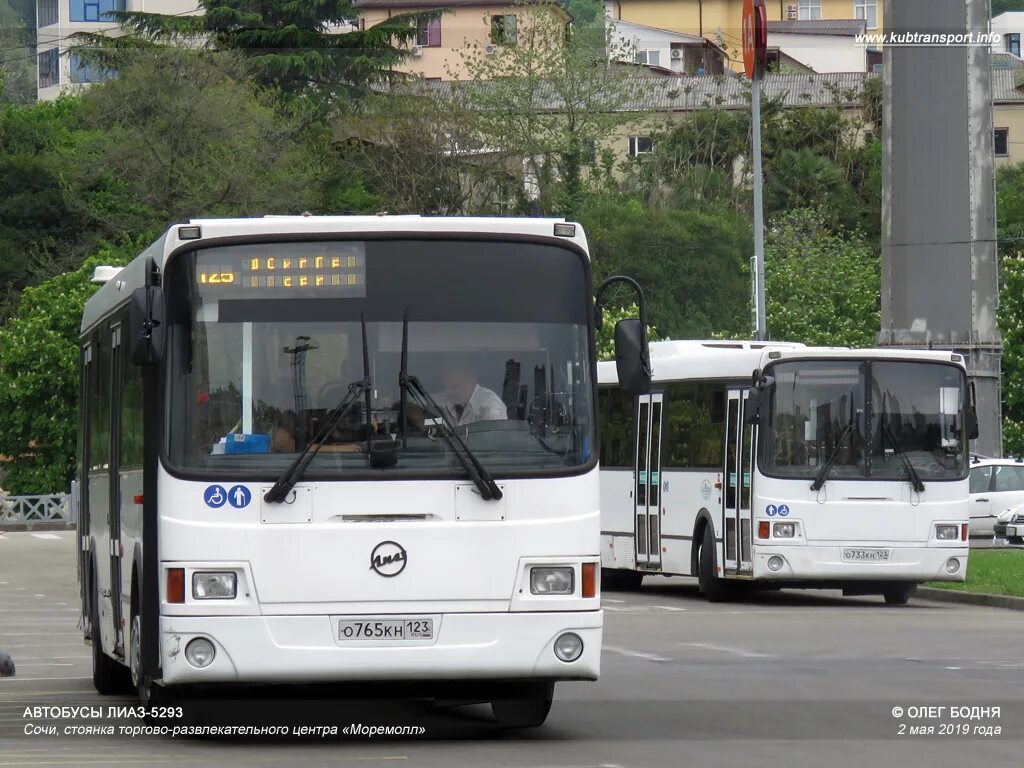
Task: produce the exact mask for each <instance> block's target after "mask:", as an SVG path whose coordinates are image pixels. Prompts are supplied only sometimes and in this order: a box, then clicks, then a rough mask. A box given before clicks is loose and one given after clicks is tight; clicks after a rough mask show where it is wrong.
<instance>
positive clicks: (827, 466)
mask: <svg viewBox="0 0 1024 768" xmlns="http://www.w3.org/2000/svg"><path fill="white" fill-rule="evenodd" d="M853 424H854V410H853V393H852V392H851V393H850V420H849V421H848V422H847V423H846V426H845V427H843V431H842V432H840V433H839V439H838V440H836V444H835V447H834V448H833V449H832V453H830V454H829V456H828V458H827V459H825V463H824V464H822V465H821V468H820V469H819V470H818V474H817V475H816V476H815V478H814V482H813V483H811V490H812V491H820V490H821V489H822V487H823V486H824V485H825V480H826V479H827V478H828V473H829V472H831V471H832V467H833V465H835V463H836V459H838V458H839V451H841V450H842V448H843V443H845V442H846V439H847V438H848V437H849V436H850V435H851V434H853V430H854V426H853Z"/></svg>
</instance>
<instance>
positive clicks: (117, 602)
mask: <svg viewBox="0 0 1024 768" xmlns="http://www.w3.org/2000/svg"><path fill="white" fill-rule="evenodd" d="M124 364H125V360H124V347H123V345H122V344H121V324H120V323H115V324H113V325H112V326H111V327H110V412H109V418H110V422H109V423H110V453H109V456H110V470H109V475H108V476H109V483H110V486H109V487H110V499H109V501H110V503H109V505H108V507H107V522H108V527H107V530H108V531H109V535H110V552H109V553H108V554H109V561H108V562H109V563H110V616H111V620H112V622H113V626H114V652H115V653H124V630H123V626H122V623H121V621H122V615H121V613H122V611H121V559H122V552H121V487H120V485H121V483H120V458H121V450H120V446H121V427H122V425H121V418H120V414H121V381H122V378H123V374H122V371H121V367H122V366H123V365H124ZM129 364H130V363H129Z"/></svg>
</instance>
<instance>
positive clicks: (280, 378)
mask: <svg viewBox="0 0 1024 768" xmlns="http://www.w3.org/2000/svg"><path fill="white" fill-rule="evenodd" d="M165 284H166V295H167V297H168V299H167V301H168V318H169V324H170V328H169V347H170V351H169V355H168V363H167V365H168V372H167V376H168V378H167V381H168V386H167V413H166V423H167V425H168V428H167V429H166V430H165V434H166V439H165V450H166V455H167V459H168V461H169V463H170V464H171V466H172V467H174V468H176V469H177V470H178V471H182V472H186V473H189V472H196V473H198V474H211V475H212V474H218V475H224V474H225V473H228V474H230V473H234V474H235V475H241V476H246V477H248V476H252V477H255V478H260V479H276V477H277V476H278V475H279V474H280V473H281V472H282V471H283V470H284V468H286V467H287V466H288V465H289V464H290V463H291V462H293V461H294V460H295V457H296V456H297V455H298V454H299V453H300V452H301V451H302V450H303V449H304V448H306V446H307V445H309V444H310V443H311V442H312V441H313V440H314V439H315V438H316V436H317V435H318V434H319V433H320V432H321V430H323V429H324V428H325V426H326V425H327V423H328V422H329V421H330V419H329V416H330V414H331V412H332V410H333V409H335V408H336V406H338V404H339V403H340V402H342V400H343V399H344V398H345V395H346V393H347V392H348V391H349V387H350V385H352V384H354V383H356V382H359V381H361V380H362V379H363V378H364V375H365V373H368V378H369V380H370V388H369V392H368V401H367V397H366V396H362V395H361V396H360V397H359V398H357V401H356V403H355V404H354V406H353V407H352V408H351V410H350V411H349V412H348V414H347V415H346V417H345V418H344V419H343V420H342V421H341V422H340V423H339V424H337V425H336V426H335V427H334V428H333V429H331V430H330V434H329V435H328V436H327V439H326V442H325V443H324V444H323V446H322V447H321V448H320V450H319V451H318V452H317V453H316V456H315V458H314V459H313V461H312V463H311V464H310V465H309V467H308V469H307V471H306V472H305V473H304V477H306V478H312V479H315V478H332V479H344V478H345V477H353V478H355V477H360V476H361V477H366V473H368V472H372V473H374V474H375V475H377V474H380V473H381V472H385V473H399V474H401V473H405V474H420V475H423V474H427V475H437V474H440V473H444V474H456V475H457V474H460V473H462V472H463V470H462V464H461V463H460V461H459V458H458V456H456V455H455V454H454V453H453V452H452V447H451V444H450V443H449V441H447V440H446V439H444V437H445V436H444V435H443V434H442V432H441V429H442V425H441V418H442V415H441V414H436V413H432V412H424V410H423V409H422V408H421V407H420V406H419V405H417V403H416V399H415V398H413V397H407V398H405V402H404V406H403V398H402V393H401V387H400V385H399V380H400V375H399V374H400V370H401V364H402V351H403V320H404V319H405V318H406V317H407V318H408V336H407V339H408V340H407V343H406V344H405V346H406V350H407V369H408V373H409V374H411V375H413V376H415V377H417V378H418V379H419V381H420V382H421V383H422V385H423V387H424V389H425V390H426V391H427V392H428V393H429V394H430V395H431V397H432V399H433V400H434V401H436V403H437V404H438V406H439V407H441V408H442V409H443V410H444V413H443V417H444V418H447V419H448V420H449V422H450V424H452V425H454V426H455V428H456V429H457V430H458V432H459V435H460V436H461V437H462V439H463V440H464V441H465V443H466V444H467V446H468V447H469V448H470V450H472V451H473V453H474V454H475V455H476V456H477V457H478V458H479V460H480V461H481V462H482V463H483V464H484V465H485V466H486V468H487V469H488V470H490V472H491V473H505V474H515V473H530V472H536V471H538V470H540V471H545V472H557V471H559V470H562V471H566V470H571V469H572V468H574V467H579V466H582V465H584V464H587V463H589V462H590V461H591V459H592V446H593V445H594V417H593V409H594V403H593V392H592V365H593V363H592V358H591V354H590V351H589V350H590V330H589V313H588V294H589V290H588V288H589V281H588V275H587V270H586V264H585V261H584V257H583V256H581V255H579V254H577V253H575V252H573V251H570V250H568V249H565V248H560V247H557V246H552V245H542V244H536V243H521V242H492V241H487V242H483V241H467V240H430V241H415V240H385V239H381V240H367V241H351V240H348V241H330V242H285V243H281V242H278V243H260V244H247V245H230V246H224V247H216V248H206V249H203V250H200V251H196V252H191V253H187V254H183V255H181V256H178V257H177V258H175V259H173V260H172V261H171V262H170V264H169V265H168V267H167V274H166V283H165ZM364 334H365V345H364ZM364 358H365V364H366V366H367V370H366V371H365V373H364ZM368 440H372V441H383V440H395V441H397V443H398V448H397V463H395V464H392V465H390V466H386V467H377V468H371V466H370V462H369V461H368V457H367V441H368ZM593 458H594V459H596V457H593Z"/></svg>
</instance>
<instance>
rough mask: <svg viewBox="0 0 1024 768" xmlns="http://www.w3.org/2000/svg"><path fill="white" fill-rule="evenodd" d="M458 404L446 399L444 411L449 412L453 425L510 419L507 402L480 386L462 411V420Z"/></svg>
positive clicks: (477, 386)
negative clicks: (457, 407) (457, 408)
mask: <svg viewBox="0 0 1024 768" xmlns="http://www.w3.org/2000/svg"><path fill="white" fill-rule="evenodd" d="M455 406H456V403H453V402H452V401H451V400H448V399H445V402H444V409H445V410H446V411H447V412H448V416H449V418H450V419H451V420H452V423H453V424H456V425H462V424H472V423H473V422H476V421H504V420H505V419H507V418H508V409H507V408H506V407H505V401H504V400H502V399H501V398H500V397H498V395H497V393H496V392H494V391H492V390H490V389H488V388H487V387H481V386H480V385H479V384H477V385H476V388H475V389H474V390H473V394H472V395H470V398H469V402H468V403H466V407H465V408H463V409H462V416H461V418H460V417H459V415H458V412H457V411H456V410H455Z"/></svg>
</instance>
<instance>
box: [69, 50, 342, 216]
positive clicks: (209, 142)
mask: <svg viewBox="0 0 1024 768" xmlns="http://www.w3.org/2000/svg"><path fill="white" fill-rule="evenodd" d="M246 74H247V69H246V65H245V63H244V62H243V61H241V60H240V59H239V57H238V56H237V55H234V54H218V55H216V56H213V55H211V56H196V55H194V54H193V53H192V52H189V51H183V50H160V51H150V52H147V53H146V54H145V55H144V56H142V57H140V58H139V59H137V60H136V61H135V63H134V64H133V65H132V66H130V67H129V68H128V69H127V70H125V71H123V72H121V74H120V76H119V77H118V78H116V79H115V80H112V81H110V82H108V83H105V84H104V86H103V87H101V88H91V89H90V90H89V91H87V92H86V94H85V95H84V96H83V107H84V109H83V125H84V127H85V128H87V129H88V130H89V132H90V141H89V142H87V144H86V146H85V147H84V148H83V152H82V158H83V159H82V168H81V171H80V172H81V175H82V179H83V182H84V183H83V192H84V194H85V199H86V201H87V202H88V204H89V205H90V207H91V209H92V210H93V211H94V213H95V215H96V216H97V217H98V218H99V219H100V220H101V221H102V222H109V223H110V225H111V227H112V228H114V229H116V230H118V231H115V232H111V233H110V234H112V235H116V234H125V233H126V234H131V235H136V234H140V233H143V232H152V231H153V230H154V228H157V229H159V228H162V227H163V226H164V225H166V223H168V222H171V221H178V220H181V219H184V218H188V217H190V216H200V215H212V216H217V215H222V216H223V215H241V216H252V215H262V214H265V213H301V212H302V211H303V210H307V209H315V208H317V207H318V204H319V202H320V200H321V199H322V197H323V194H324V189H325V185H326V184H327V182H328V176H329V175H330V173H331V169H330V164H329V160H330V157H331V155H330V153H329V152H327V153H325V152H323V148H324V147H323V144H324V143H326V142H327V139H328V137H326V136H319V142H320V143H319V144H317V145H314V140H315V139H317V138H318V137H317V136H316V135H315V134H314V135H312V136H311V135H310V133H309V132H308V130H307V128H308V126H307V125H306V122H305V115H303V114H302V112H301V105H296V106H295V109H296V110H300V111H298V112H296V111H290V110H288V109H279V108H278V105H277V104H275V102H274V101H273V98H272V95H271V94H270V93H268V92H267V91H265V90H263V89H261V88H259V87H258V86H257V85H255V84H254V83H252V82H251V81H249V80H248V79H247V77H246Z"/></svg>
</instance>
